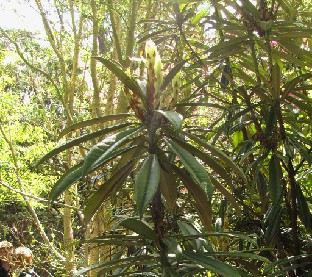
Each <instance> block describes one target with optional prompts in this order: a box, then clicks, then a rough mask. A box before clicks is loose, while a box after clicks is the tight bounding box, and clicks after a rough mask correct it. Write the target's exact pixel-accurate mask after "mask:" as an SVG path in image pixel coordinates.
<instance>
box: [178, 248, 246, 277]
mask: <svg viewBox="0 0 312 277" xmlns="http://www.w3.org/2000/svg"><path fill="white" fill-rule="evenodd" d="M184 256H185V257H186V258H188V259H190V260H191V261H193V262H196V263H198V264H200V265H201V266H203V267H204V268H206V269H208V270H211V271H212V272H214V273H217V274H221V275H223V276H231V277H240V276H241V274H240V272H239V271H238V270H237V269H236V268H234V267H232V266H230V265H228V264H226V263H224V262H221V261H219V260H216V259H215V258H212V257H208V256H206V255H204V254H202V253H193V252H185V253H184Z"/></svg>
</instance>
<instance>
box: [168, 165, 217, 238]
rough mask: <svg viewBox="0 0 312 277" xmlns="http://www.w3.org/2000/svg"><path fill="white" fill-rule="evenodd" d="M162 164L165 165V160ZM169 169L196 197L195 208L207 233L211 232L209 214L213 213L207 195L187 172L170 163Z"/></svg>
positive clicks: (210, 215) (210, 217) (210, 216)
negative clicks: (170, 168)
mask: <svg viewBox="0 0 312 277" xmlns="http://www.w3.org/2000/svg"><path fill="white" fill-rule="evenodd" d="M162 163H164V161H163V160H162ZM164 164H165V163H164ZM167 167H172V169H173V170H174V171H175V172H176V174H177V176H178V177H179V178H180V179H181V181H182V182H183V184H184V185H185V186H186V188H187V189H188V191H189V192H190V193H191V195H192V196H193V197H194V200H195V208H196V209H197V211H198V215H199V217H200V220H201V221H202V223H203V225H204V227H205V230H206V231H207V232H208V231H211V230H212V213H210V212H209V211H211V206H210V203H209V200H208V199H207V195H206V193H203V190H202V188H201V187H200V186H199V185H198V184H197V183H196V182H195V181H194V180H193V179H192V178H191V177H190V176H189V174H188V173H187V172H186V171H185V170H183V169H180V168H178V167H177V166H176V165H174V164H169V163H168V164H167Z"/></svg>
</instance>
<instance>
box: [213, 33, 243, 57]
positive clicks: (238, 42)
mask: <svg viewBox="0 0 312 277" xmlns="http://www.w3.org/2000/svg"><path fill="white" fill-rule="evenodd" d="M248 39H249V37H248V36H240V37H234V38H231V39H230V40H228V41H224V42H222V43H220V44H218V45H215V46H212V47H211V48H210V49H209V50H208V51H209V52H211V54H210V55H209V58H210V59H217V58H221V57H228V56H231V55H234V54H237V53H240V52H242V51H245V48H243V47H241V46H242V45H243V44H246V43H248Z"/></svg>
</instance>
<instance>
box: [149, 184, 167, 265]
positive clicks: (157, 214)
mask: <svg viewBox="0 0 312 277" xmlns="http://www.w3.org/2000/svg"><path fill="white" fill-rule="evenodd" d="M151 212H152V220H153V223H154V230H155V233H156V235H157V237H158V244H159V248H160V262H161V266H162V268H164V267H168V266H169V265H170V264H169V261H168V258H167V256H168V255H167V254H168V247H167V246H166V244H165V243H164V241H163V238H164V236H165V228H164V227H165V224H164V223H165V222H164V206H163V203H162V201H161V192H160V187H158V190H157V192H156V195H155V197H154V199H153V202H152V208H151Z"/></svg>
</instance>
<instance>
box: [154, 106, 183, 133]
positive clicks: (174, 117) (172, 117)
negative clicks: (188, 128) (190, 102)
mask: <svg viewBox="0 0 312 277" xmlns="http://www.w3.org/2000/svg"><path fill="white" fill-rule="evenodd" d="M157 112H158V113H160V114H162V115H163V116H164V117H166V118H167V119H168V120H169V122H170V123H171V125H172V126H173V128H174V129H175V130H176V131H180V130H181V127H182V123H183V116H182V115H181V114H179V113H177V112H172V111H162V110H158V111H157Z"/></svg>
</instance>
